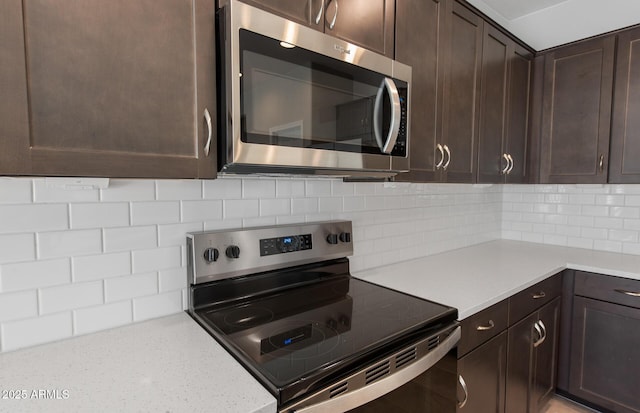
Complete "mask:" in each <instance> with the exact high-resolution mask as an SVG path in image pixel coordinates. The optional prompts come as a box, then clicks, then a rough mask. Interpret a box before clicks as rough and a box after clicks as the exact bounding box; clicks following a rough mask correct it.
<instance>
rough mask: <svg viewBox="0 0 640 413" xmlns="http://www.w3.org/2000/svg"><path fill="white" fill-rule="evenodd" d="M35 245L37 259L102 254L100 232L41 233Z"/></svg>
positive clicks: (97, 230) (95, 230)
mask: <svg viewBox="0 0 640 413" xmlns="http://www.w3.org/2000/svg"><path fill="white" fill-rule="evenodd" d="M37 245H38V258H39V259H46V258H59V257H72V256H79V255H89V254H97V253H99V252H102V231H101V230H100V229H87V230H78V231H55V232H42V233H39V234H38V237H37Z"/></svg>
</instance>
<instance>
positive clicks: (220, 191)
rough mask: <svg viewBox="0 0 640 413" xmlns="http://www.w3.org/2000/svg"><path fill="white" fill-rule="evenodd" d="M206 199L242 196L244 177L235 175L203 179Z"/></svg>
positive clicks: (238, 197)
mask: <svg viewBox="0 0 640 413" xmlns="http://www.w3.org/2000/svg"><path fill="white" fill-rule="evenodd" d="M203 182H204V185H203V191H204V198H205V199H240V198H242V179H239V178H235V177H232V178H230V177H219V178H218V179H214V180H207V181H203Z"/></svg>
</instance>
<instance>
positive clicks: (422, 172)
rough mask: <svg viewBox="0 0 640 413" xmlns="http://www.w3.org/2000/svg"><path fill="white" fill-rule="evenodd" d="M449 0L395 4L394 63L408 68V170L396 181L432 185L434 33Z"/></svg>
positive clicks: (438, 43) (436, 90) (436, 42)
mask: <svg viewBox="0 0 640 413" xmlns="http://www.w3.org/2000/svg"><path fill="white" fill-rule="evenodd" d="M447 3H450V0H441V1H432V0H427V1H425V0H396V19H397V21H398V22H401V23H402V24H398V25H397V26H396V60H398V61H400V62H402V63H405V64H407V65H409V66H411V68H412V72H411V75H412V80H411V119H410V122H411V123H410V126H409V130H410V151H411V159H410V162H411V165H410V167H411V170H410V171H409V172H408V173H405V174H400V175H398V176H397V180H399V181H410V182H433V181H436V180H438V179H440V171H439V170H436V159H435V158H436V145H437V142H436V125H437V124H438V123H439V121H438V120H437V116H438V110H437V109H438V106H439V105H438V104H437V103H438V96H439V94H440V93H441V92H442V91H441V88H440V87H439V84H438V82H437V80H438V64H439V60H438V59H439V56H440V54H441V40H440V37H439V33H438V28H439V27H440V21H441V19H442V18H443V17H444V12H445V4H447Z"/></svg>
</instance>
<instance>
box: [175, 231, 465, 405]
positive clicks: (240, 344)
mask: <svg viewBox="0 0 640 413" xmlns="http://www.w3.org/2000/svg"><path fill="white" fill-rule="evenodd" d="M353 242H354V241H353V239H352V227H351V222H349V221H331V222H319V223H310V224H293V225H280V226H271V227H260V228H249V229H236V230H224V231H208V232H198V233H191V234H189V235H188V238H187V249H188V256H189V260H188V277H189V286H190V291H189V313H190V314H191V316H192V317H193V318H194V319H195V320H196V321H197V322H198V323H200V325H202V327H204V328H205V329H206V330H207V331H208V332H209V333H210V334H211V335H212V336H213V337H215V338H216V339H217V341H218V342H219V343H220V344H221V345H222V346H223V347H225V348H226V349H227V350H228V351H229V352H230V353H231V354H232V355H233V356H234V357H235V358H236V359H237V360H238V361H239V362H240V363H241V364H242V365H243V366H244V367H245V368H247V369H248V370H249V371H250V372H251V373H252V374H253V375H254V376H255V377H256V378H257V379H258V380H259V381H260V382H261V383H262V384H263V385H264V386H265V387H266V388H267V389H268V390H269V391H270V392H271V393H272V394H273V395H274V396H275V397H276V399H277V401H278V411H279V412H331V413H335V412H344V411H350V410H353V411H358V412H361V411H362V412H377V411H384V412H389V411H394V412H407V413H409V412H418V411H419V412H433V413H436V412H437V413H447V412H452V413H453V412H455V408H456V400H455V398H456V377H457V376H456V357H455V347H456V344H457V342H458V340H459V338H460V327H459V326H458V324H457V322H456V318H457V310H456V309H454V308H451V307H447V306H444V305H441V304H437V303H434V302H431V301H426V300H423V299H420V298H417V297H414V296H411V295H407V294H403V293H400V292H397V291H394V290H391V289H388V288H385V287H381V286H378V285H375V284H372V283H369V282H366V281H363V280H359V279H356V278H353V277H351V275H350V274H349V261H348V259H347V258H346V257H348V256H350V255H352V253H353ZM195 368H197V366H195Z"/></svg>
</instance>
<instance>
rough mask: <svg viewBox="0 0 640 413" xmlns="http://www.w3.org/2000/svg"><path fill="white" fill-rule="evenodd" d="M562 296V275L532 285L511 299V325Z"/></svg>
mask: <svg viewBox="0 0 640 413" xmlns="http://www.w3.org/2000/svg"><path fill="white" fill-rule="evenodd" d="M561 294H562V273H559V274H556V275H554V276H552V277H549V278H547V279H546V280H544V281H540V282H539V283H537V284H535V285H532V286H531V287H529V288H527V289H526V290H523V291H520V292H519V293H517V294H515V295H513V296H511V297H510V298H509V325H510V326H511V325H513V324H515V323H517V322H518V321H520V320H522V319H523V318H525V317H526V316H527V315H529V314H531V313H532V312H534V311H536V310H537V309H538V308H540V307H542V306H543V305H545V304H547V303H549V302H551V301H552V300H553V299H554V298H556V297H559V296H560V295H561Z"/></svg>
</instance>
